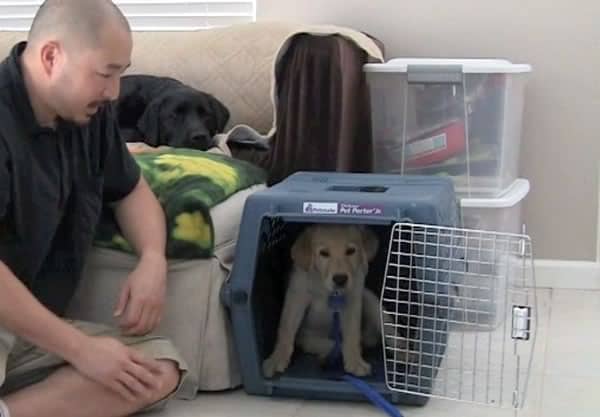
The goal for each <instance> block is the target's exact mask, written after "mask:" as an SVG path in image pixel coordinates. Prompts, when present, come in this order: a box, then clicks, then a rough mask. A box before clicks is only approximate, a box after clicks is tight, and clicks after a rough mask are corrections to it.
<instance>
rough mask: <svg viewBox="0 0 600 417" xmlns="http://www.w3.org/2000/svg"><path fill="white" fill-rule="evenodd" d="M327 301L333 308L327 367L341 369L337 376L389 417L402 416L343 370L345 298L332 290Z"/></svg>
mask: <svg viewBox="0 0 600 417" xmlns="http://www.w3.org/2000/svg"><path fill="white" fill-rule="evenodd" d="M328 301H329V308H331V310H333V326H331V333H330V336H329V337H331V339H333V341H334V344H333V349H332V350H331V352H330V353H329V355H328V356H327V361H326V363H327V368H329V369H335V370H339V369H341V370H342V371H341V373H342V374H341V376H340V377H339V378H341V379H343V380H344V381H346V382H348V383H349V384H350V385H352V386H353V387H354V388H355V389H356V390H357V391H359V392H360V393H361V394H363V395H364V396H365V397H366V398H367V399H368V400H369V401H371V402H372V403H373V404H374V405H375V406H377V407H378V408H380V409H382V410H383V411H385V412H386V413H387V414H388V415H389V416H390V417H402V414H400V411H398V409H397V408H396V407H394V406H393V405H392V404H390V402H389V401H387V400H386V399H385V398H383V396H382V395H381V394H379V393H378V392H377V391H376V390H375V389H374V388H373V387H371V386H370V385H369V384H367V383H366V382H364V381H363V380H361V379H360V378H357V377H355V376H353V375H350V374H346V373H344V372H343V369H344V360H343V355H342V326H341V323H340V311H341V310H342V308H343V307H344V305H345V303H346V299H345V298H344V296H343V295H342V294H340V293H338V292H334V293H333V294H331V295H330V296H329V300H328Z"/></svg>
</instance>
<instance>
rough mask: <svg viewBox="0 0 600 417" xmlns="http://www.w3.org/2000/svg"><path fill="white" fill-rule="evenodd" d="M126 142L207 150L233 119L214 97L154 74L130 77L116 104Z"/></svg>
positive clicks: (123, 82) (122, 86) (124, 80)
mask: <svg viewBox="0 0 600 417" xmlns="http://www.w3.org/2000/svg"><path fill="white" fill-rule="evenodd" d="M116 110H117V116H118V122H119V128H120V133H121V136H122V137H123V139H124V140H125V141H126V142H137V141H143V142H145V143H147V144H148V145H150V146H161V145H165V146H172V147H178V148H182V147H183V148H193V149H199V150H207V149H209V148H210V147H212V146H213V145H214V139H213V137H214V135H215V134H216V133H221V132H222V131H223V129H224V128H225V125H226V124H227V121H228V120H229V110H228V109H227V107H225V105H223V103H221V102H220V101H219V100H217V99H216V98H215V97H213V96H212V95H210V94H208V93H205V92H202V91H198V90H196V89H194V88H192V87H190V86H188V85H185V84H183V83H182V82H180V81H178V80H176V79H173V78H169V77H159V76H154V75H142V74H140V75H137V74H135V75H126V76H123V77H122V78H121V92H120V94H119V98H118V99H117V102H116Z"/></svg>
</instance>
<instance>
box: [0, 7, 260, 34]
mask: <svg viewBox="0 0 600 417" xmlns="http://www.w3.org/2000/svg"><path fill="white" fill-rule="evenodd" d="M114 3H115V4H117V5H118V6H119V8H120V9H121V10H122V11H123V13H124V14H125V16H127V19H128V20H129V23H130V25H131V28H132V29H133V30H136V31H143V30H152V31H154V30H196V29H208V28H213V27H219V26H227V25H231V24H235V23H245V22H253V21H255V20H256V0H237V1H236V0H188V1H177V0H162V1H159V0H122V1H119V0H114ZM40 4H42V0H12V1H0V30H14V31H27V30H29V27H30V25H31V20H32V19H33V16H34V15H35V12H36V10H37V8H38V7H39V5H40Z"/></svg>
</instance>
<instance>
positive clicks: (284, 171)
mask: <svg viewBox="0 0 600 417" xmlns="http://www.w3.org/2000/svg"><path fill="white" fill-rule="evenodd" d="M377 43H378V44H379V45H380V46H381V49H382V46H383V45H382V44H381V42H377ZM368 60H369V57H368V55H367V54H366V53H365V52H364V51H363V50H361V49H360V48H358V47H357V46H356V45H355V44H354V43H353V42H351V41H349V40H348V39H346V38H344V37H343V36H339V35H328V36H316V35H310V34H299V35H296V36H295V37H294V39H293V42H292V43H291V45H290V48H289V49H288V50H287V52H286V53H285V55H284V56H283V58H282V60H281V63H280V65H279V67H278V68H279V70H278V73H277V75H276V76H277V85H278V91H277V96H278V102H277V110H276V111H277V131H276V133H275V136H274V137H273V139H272V143H271V148H270V149H269V150H268V151H258V150H256V149H247V148H243V147H241V146H238V145H236V144H232V153H233V155H234V156H235V157H237V158H241V159H246V160H249V161H251V162H253V163H255V164H257V165H259V166H261V167H263V168H264V169H266V170H267V171H268V172H269V178H268V183H269V184H273V183H276V182H278V181H280V180H282V179H283V178H285V177H287V176H288V175H290V174H292V173H294V172H296V171H299V170H331V171H344V172H370V171H371V170H372V140H371V114H370V105H369V96H368V93H369V91H368V86H367V84H366V78H365V75H364V73H363V69H362V67H363V65H364V64H365V63H367V62H368Z"/></svg>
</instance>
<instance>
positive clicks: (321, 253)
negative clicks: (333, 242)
mask: <svg viewBox="0 0 600 417" xmlns="http://www.w3.org/2000/svg"><path fill="white" fill-rule="evenodd" d="M319 255H321V256H322V257H323V258H329V251H328V250H327V249H321V250H320V251H319Z"/></svg>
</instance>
